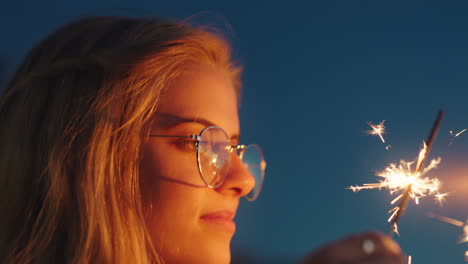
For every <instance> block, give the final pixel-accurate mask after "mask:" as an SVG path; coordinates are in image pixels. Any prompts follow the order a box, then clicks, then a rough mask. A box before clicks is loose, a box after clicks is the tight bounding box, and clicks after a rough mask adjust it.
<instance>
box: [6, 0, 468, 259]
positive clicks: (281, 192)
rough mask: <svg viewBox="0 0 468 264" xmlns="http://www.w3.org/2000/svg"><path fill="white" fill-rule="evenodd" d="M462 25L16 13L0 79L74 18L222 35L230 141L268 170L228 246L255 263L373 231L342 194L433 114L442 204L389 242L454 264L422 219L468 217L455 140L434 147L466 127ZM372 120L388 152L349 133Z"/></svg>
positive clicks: (194, 7)
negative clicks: (229, 86) (197, 25)
mask: <svg viewBox="0 0 468 264" xmlns="http://www.w3.org/2000/svg"><path fill="white" fill-rule="evenodd" d="M113 8H132V9H135V10H137V11H111V9H113ZM204 11H211V12H209V13H208V14H206V13H204ZM467 13H468V2H466V1H375V0H374V1H344V0H343V1H277V2H275V1H240V0H239V1H231V2H229V3H223V2H222V1H201V0H199V1H172V2H171V1H166V2H164V3H163V2H161V1H148V0H140V1H138V0H135V1H131V2H126V1H110V0H101V1H90V0H82V1H21V0H20V1H9V2H8V3H3V4H2V8H1V9H0V23H1V24H2V27H0V35H1V36H2V41H1V42H0V54H2V56H3V57H5V58H6V59H7V62H8V64H9V65H10V69H9V71H10V72H11V71H12V68H14V66H15V65H17V64H18V62H19V61H20V60H21V58H22V57H23V55H24V54H25V52H26V51H27V50H28V49H30V48H31V47H32V46H33V45H34V44H35V43H36V42H37V41H38V40H40V39H41V38H42V37H43V36H45V34H47V33H49V32H50V31H52V30H54V29H56V28H57V27H58V26H60V25H61V24H63V23H65V22H67V21H70V20H72V19H74V18H77V17H79V16H82V15H86V14H120V15H123V14H129V15H135V14H136V15H146V16H153V15H159V16H164V17H170V18H177V19H182V18H187V17H189V16H192V15H196V18H195V19H194V20H195V21H199V22H202V23H207V22H210V23H211V22H213V23H214V24H215V25H217V26H220V27H222V29H223V30H225V31H227V33H228V35H229V37H230V38H231V39H232V42H233V44H234V46H235V51H236V54H237V56H238V58H239V59H240V61H241V62H242V63H243V64H244V65H245V74H244V89H245V90H244V98H243V104H242V109H241V119H242V137H243V141H244V142H247V143H248V142H257V143H259V144H260V145H261V146H262V147H263V148H264V151H265V155H266V157H267V161H268V170H267V175H266V180H265V185H264V189H263V192H262V194H261V196H260V198H259V199H258V200H257V201H256V202H255V203H252V204H249V203H243V204H242V208H241V209H240V211H239V214H238V217H237V221H238V233H237V234H236V236H235V238H234V241H233V247H234V248H236V249H242V250H248V251H250V252H252V254H255V255H256V257H255V258H256V259H257V260H264V259H275V258H281V259H288V260H291V261H292V260H296V259H299V258H300V257H301V256H303V255H305V254H306V253H307V252H309V251H311V250H312V249H313V248H316V247H318V246H319V245H321V244H323V243H325V242H328V241H331V240H333V239H337V238H339V237H341V236H344V235H346V234H349V233H352V232H359V231H363V230H369V229H377V230H380V231H382V232H386V231H387V225H386V219H387V217H388V216H387V211H388V210H389V209H390V208H391V206H390V204H389V202H390V201H391V200H392V196H390V195H389V194H388V192H387V191H377V190H371V191H361V192H359V193H353V192H351V191H349V190H346V189H345V188H346V187H347V186H350V185H355V184H362V183H365V182H374V181H375V180H377V178H376V177H375V176H373V175H374V173H375V172H376V171H380V170H382V169H384V168H385V167H386V166H387V165H388V163H391V162H397V161H398V160H400V159H405V160H412V159H414V158H415V157H416V156H417V154H418V151H419V148H420V146H421V144H422V141H423V140H424V139H425V138H426V136H427V134H428V133H429V130H430V128H431V126H432V123H433V121H434V119H435V116H436V114H437V111H438V110H439V109H441V108H443V109H444V110H445V111H446V117H445V119H444V121H443V123H442V127H441V131H440V134H439V138H438V139H437V141H436V143H435V145H434V148H433V151H432V153H431V157H437V156H440V157H442V163H441V165H440V167H439V168H438V169H437V170H434V171H433V172H432V173H431V174H430V175H429V176H433V177H439V178H440V180H441V181H442V182H443V183H444V185H443V186H442V191H450V192H452V194H451V196H449V197H448V198H447V199H446V204H445V205H444V206H443V207H440V206H438V205H437V204H435V203H434V202H433V200H432V198H423V199H422V200H421V204H420V205H418V206H415V205H414V203H411V204H410V206H409V209H408V212H407V214H406V215H405V216H404V217H403V219H402V221H401V224H400V232H401V237H399V238H397V240H398V241H399V243H400V244H401V246H402V248H403V249H404V250H405V251H406V252H407V253H409V254H411V255H413V263H463V252H464V250H465V245H457V244H456V241H457V236H458V235H459V234H460V233H461V230H460V229H459V228H457V227H454V226H450V225H448V224H445V223H441V222H438V221H436V220H434V219H430V218H428V217H427V216H426V213H427V212H429V211H434V212H437V213H439V214H443V215H447V216H450V217H453V218H457V219H460V220H465V219H466V218H468V206H467V203H466V202H465V201H466V200H467V199H468V162H467V160H468V132H467V134H466V135H463V134H462V135H461V136H460V137H459V138H458V139H457V140H456V141H455V142H454V144H453V145H452V146H450V147H449V146H448V144H449V142H450V135H449V130H456V131H459V130H462V129H464V128H467V127H468V104H467V101H468V15H467ZM225 22H229V24H230V27H228V26H225V25H224V24H225ZM382 120H386V124H387V127H388V134H387V140H388V142H389V144H391V145H392V148H391V149H390V151H387V150H385V145H383V144H382V143H381V142H380V141H379V139H378V138H377V137H373V136H367V135H365V134H364V133H363V131H365V130H367V129H368V127H367V122H368V121H372V122H374V123H377V122H380V121H382Z"/></svg>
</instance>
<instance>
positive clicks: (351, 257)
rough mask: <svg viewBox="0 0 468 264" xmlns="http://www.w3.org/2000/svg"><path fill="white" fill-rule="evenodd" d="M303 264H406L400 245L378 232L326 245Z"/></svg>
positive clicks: (361, 234)
mask: <svg viewBox="0 0 468 264" xmlns="http://www.w3.org/2000/svg"><path fill="white" fill-rule="evenodd" d="M302 263H303V264H405V263H406V259H405V258H404V257H403V254H402V253H401V249H400V247H399V246H398V244H397V243H396V242H395V241H393V240H392V239H391V238H390V237H389V236H386V235H383V234H381V233H378V232H368V233H360V234H357V235H352V236H349V237H347V238H345V239H343V240H339V241H336V242H333V243H331V244H329V245H326V246H324V247H322V248H320V249H318V250H317V251H315V252H313V253H312V254H311V255H309V256H308V257H306V258H305V259H304V261H303V262H302Z"/></svg>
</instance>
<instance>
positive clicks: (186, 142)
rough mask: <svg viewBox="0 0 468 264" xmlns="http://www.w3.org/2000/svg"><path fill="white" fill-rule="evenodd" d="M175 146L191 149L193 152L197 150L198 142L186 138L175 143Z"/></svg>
mask: <svg viewBox="0 0 468 264" xmlns="http://www.w3.org/2000/svg"><path fill="white" fill-rule="evenodd" d="M175 144H176V145H177V146H179V147H180V148H189V149H191V150H197V145H198V142H197V141H194V140H190V139H186V138H179V139H177V140H176V141H175Z"/></svg>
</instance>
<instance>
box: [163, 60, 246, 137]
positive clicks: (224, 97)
mask: <svg viewBox="0 0 468 264" xmlns="http://www.w3.org/2000/svg"><path fill="white" fill-rule="evenodd" d="M158 112H160V113H167V114H170V115H174V116H180V117H189V118H194V119H196V118H200V119H204V120H208V121H210V122H211V123H213V124H215V125H217V126H220V127H222V128H223V129H225V130H226V132H227V133H229V134H233V133H238V131H239V117H238V109H237V96H236V91H235V88H234V86H233V83H232V80H231V79H230V77H229V75H228V74H227V73H226V72H225V71H224V70H222V69H220V68H216V67H215V66H212V65H208V64H196V65H191V66H188V67H186V68H185V71H184V72H183V73H182V74H181V75H180V76H179V77H178V78H177V79H175V80H174V81H173V82H171V84H170V85H169V87H168V88H167V89H166V90H165V91H164V93H163V94H162V98H161V102H160V105H159V107H158Z"/></svg>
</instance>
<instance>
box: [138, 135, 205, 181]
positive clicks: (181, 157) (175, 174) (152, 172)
mask: <svg viewBox="0 0 468 264" xmlns="http://www.w3.org/2000/svg"><path fill="white" fill-rule="evenodd" d="M140 178H141V180H142V182H143V183H144V184H151V183H152V182H154V180H155V179H163V180H164V179H165V180H169V181H171V180H172V181H174V182H180V183H181V184H184V183H185V184H188V185H197V186H202V185H203V181H202V180H201V178H200V175H199V172H198V164H197V154H196V152H195V151H182V150H179V149H177V148H176V147H174V146H171V145H170V143H163V142H161V143H159V144H156V143H152V142H150V143H148V144H145V145H144V146H143V148H142V159H141V161H140Z"/></svg>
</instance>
